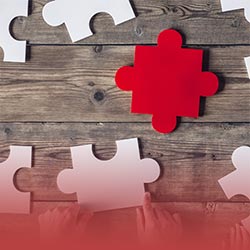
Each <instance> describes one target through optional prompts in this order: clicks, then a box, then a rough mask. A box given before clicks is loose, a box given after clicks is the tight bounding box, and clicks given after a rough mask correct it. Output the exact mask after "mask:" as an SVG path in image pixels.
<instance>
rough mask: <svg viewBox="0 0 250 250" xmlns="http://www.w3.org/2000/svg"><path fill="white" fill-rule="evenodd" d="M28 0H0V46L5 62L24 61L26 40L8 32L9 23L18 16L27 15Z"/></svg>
mask: <svg viewBox="0 0 250 250" xmlns="http://www.w3.org/2000/svg"><path fill="white" fill-rule="evenodd" d="M28 4H29V0H0V47H1V48H2V49H3V53H4V59H3V60H4V61H5V62H25V61H26V41H18V40H15V39H14V38H13V37H12V36H11V34H10V23H11V21H12V20H13V19H14V18H15V17H18V16H25V17H27V16H28Z"/></svg>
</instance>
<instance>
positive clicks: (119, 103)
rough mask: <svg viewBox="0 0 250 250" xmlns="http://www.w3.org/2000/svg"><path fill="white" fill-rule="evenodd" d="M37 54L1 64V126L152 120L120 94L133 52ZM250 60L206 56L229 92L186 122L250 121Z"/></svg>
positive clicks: (239, 55)
mask: <svg viewBox="0 0 250 250" xmlns="http://www.w3.org/2000/svg"><path fill="white" fill-rule="evenodd" d="M205 49H206V48H205ZM207 49H208V48H207ZM31 52H32V60H31V61H30V62H27V63H26V64H11V63H0V88H1V91H0V121H1V122H149V121H150V120H151V117H150V116H149V115H136V114H130V103H131V92H124V91H122V90H120V89H118V88H117V87H116V84H115V81H114V77H115V73H116V71H117V69H118V68H120V67H121V66H123V65H131V64H133V62H134V47H133V46H104V47H102V46H101V47H100V46H97V47H92V46H86V47H79V46H53V47H48V46H34V47H32V48H31ZM248 54H249V55H250V48H249V47H247V46H243V47H242V46H240V47H226V48H225V47H219V48H210V49H209V50H207V51H206V53H205V59H206V60H205V65H204V69H206V70H210V71H212V72H215V73H216V74H217V75H218V77H219V78H220V84H221V85H224V89H223V90H222V91H220V92H218V94H217V95H215V96H213V97H209V98H207V99H206V105H205V113H204V116H202V117H200V118H199V119H198V120H195V119H186V118H185V119H183V121H186V122H249V121H250V81H249V79H248V76H247V72H246V67H245V64H244V60H243V58H244V56H245V55H248ZM208 57H209V60H207V59H208ZM166 79H167V76H166Z"/></svg>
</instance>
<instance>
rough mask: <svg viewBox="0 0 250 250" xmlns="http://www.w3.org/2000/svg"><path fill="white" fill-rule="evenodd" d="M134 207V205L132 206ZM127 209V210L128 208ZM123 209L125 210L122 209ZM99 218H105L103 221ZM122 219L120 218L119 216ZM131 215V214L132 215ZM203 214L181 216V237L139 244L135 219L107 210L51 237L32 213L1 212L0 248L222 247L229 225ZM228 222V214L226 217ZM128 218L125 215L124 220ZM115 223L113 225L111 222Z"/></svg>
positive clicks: (136, 249) (214, 249)
mask: <svg viewBox="0 0 250 250" xmlns="http://www.w3.org/2000/svg"><path fill="white" fill-rule="evenodd" d="M132 210H134V209H132ZM132 210H131V209H130V210H129V211H132ZM124 211H127V210H124ZM103 218H106V220H105V222H104V220H103ZM123 219H124V218H123ZM134 219H135V217H134ZM203 219H204V218H201V217H199V219H197V217H193V218H192V217H189V218H188V219H187V218H186V217H184V219H183V224H184V228H183V231H184V233H183V237H182V238H181V239H179V240H178V242H175V243H177V245H178V247H177V245H176V244H172V243H166V242H169V240H168V235H164V236H162V235H161V240H160V239H159V237H158V236H156V238H152V237H151V238H150V236H149V237H148V238H147V242H144V244H143V245H142V244H140V243H139V240H138V237H137V233H136V223H135V221H134V223H133V225H131V224H130V223H128V224H130V225H128V224H127V225H125V223H124V221H123V222H121V221H122V220H120V221H118V217H117V216H114V217H112V216H111V213H104V214H97V216H96V218H94V219H93V221H92V222H91V223H90V225H89V228H88V230H87V232H86V233H85V235H84V236H83V235H82V236H80V237H78V238H75V236H74V235H71V236H70V235H65V236H63V237H58V238H54V237H53V235H51V239H50V240H48V239H41V238H40V235H39V225H38V220H37V216H36V215H31V216H17V215H1V216H0V248H1V249H4V250H5V249H6V250H8V249H11V250H12V249H15V250H16V249H18V250H23V249H25V250H29V249H32V250H34V249H36V250H40V249H43V250H44V249H48V250H54V249H60V250H64V249H65V250H66V249H67V250H68V249H70V250H71V249H72V250H74V249H75V250H78V249H79V250H80V249H81V250H83V249H88V250H91V249H93V250H98V249H102V250H106V249H107V250H113V249H114V250H117V249H121V250H123V249H124V250H125V249H131V250H140V249H145V250H151V249H152V250H156V249H157V250H161V249H166V250H168V249H169V250H179V249H180V250H196V249H197V250H201V249H202V250H217V249H218V250H222V249H223V247H222V246H223V241H226V242H228V241H229V238H228V237H229V235H228V233H229V230H230V225H229V224H227V223H225V221H223V222H221V223H218V222H217V223H216V222H215V221H213V223H211V222H207V221H204V220H203ZM228 220H230V221H232V223H234V221H233V220H232V217H231V218H227V221H228ZM127 221H129V219H128V220H127ZM114 225H115V226H114ZM232 225H233V224H232ZM224 250H245V249H244V248H240V247H235V248H229V247H226V248H224Z"/></svg>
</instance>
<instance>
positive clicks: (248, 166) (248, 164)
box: [219, 146, 250, 233]
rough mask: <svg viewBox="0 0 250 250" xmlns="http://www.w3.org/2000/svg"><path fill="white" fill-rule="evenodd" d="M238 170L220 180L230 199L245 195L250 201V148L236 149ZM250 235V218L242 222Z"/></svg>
mask: <svg viewBox="0 0 250 250" xmlns="http://www.w3.org/2000/svg"><path fill="white" fill-rule="evenodd" d="M232 161H233V164H234V166H235V168H236V170H235V171H234V172H232V173H231V174H229V175H227V176H225V177H223V178H222V179H220V180H219V184H220V185H221V187H222V189H223V190H224V192H225V194H226V196H227V198H228V199H231V198H232V197H233V196H236V195H239V194H241V195H244V196H246V197H247V198H249V199H250V181H249V180H250V147H247V146H242V147H240V148H238V149H236V150H235V151H234V153H233V156H232ZM242 223H243V225H244V226H245V227H246V229H247V230H248V231H249V233H250V217H248V218H247V219H245V220H243V221H242Z"/></svg>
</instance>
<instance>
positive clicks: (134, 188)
mask: <svg viewBox="0 0 250 250" xmlns="http://www.w3.org/2000/svg"><path fill="white" fill-rule="evenodd" d="M71 156H72V161H73V170H72V169H67V170H63V171H62V172H61V173H60V174H59V175H58V179H57V182H58V187H59V189H60V190H61V191H62V192H64V193H74V192H76V193H77V198H78V202H79V203H80V204H81V205H82V206H83V207H84V208H86V209H89V210H91V211H105V210H113V209H118V208H126V207H134V206H140V205H142V200H143V195H144V192H145V189H144V183H150V182H153V181H155V180H156V179H157V178H158V177H159V175H160V167H159V165H158V164H157V162H156V161H154V160H152V159H143V160H141V158H140V152H139V147H138V140H137V139H129V140H122V141H117V153H116V155H115V156H114V158H113V159H111V160H108V161H100V160H98V159H97V158H96V157H95V156H94V155H93V151H92V145H86V146H79V147H72V148H71Z"/></svg>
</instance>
